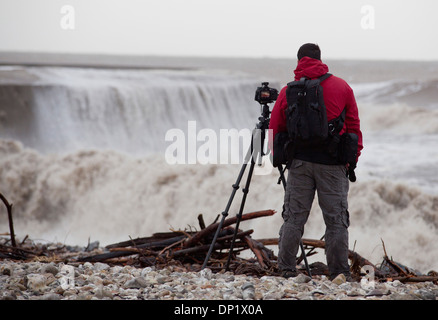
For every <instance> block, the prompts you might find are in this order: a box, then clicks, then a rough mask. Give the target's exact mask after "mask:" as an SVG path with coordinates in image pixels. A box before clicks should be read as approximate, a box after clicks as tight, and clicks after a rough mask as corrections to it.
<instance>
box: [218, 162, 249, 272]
mask: <svg viewBox="0 0 438 320" xmlns="http://www.w3.org/2000/svg"><path fill="white" fill-rule="evenodd" d="M254 165H255V163H254V161H251V166H250V167H249V172H248V177H247V179H246V185H245V187H244V188H243V189H242V191H243V197H242V202H241V203H240V209H239V213H238V214H237V221H236V228H235V230H234V235H233V240H232V241H231V246H230V251H229V253H228V259H227V264H226V265H225V271H228V270H229V267H230V262H231V256H232V254H233V249H234V243H235V242H236V236H237V232H238V231H239V225H240V220H241V219H242V214H243V208H244V207H245V202H246V196H247V195H248V192H249V185H250V183H251V177H252V174H253V171H254Z"/></svg>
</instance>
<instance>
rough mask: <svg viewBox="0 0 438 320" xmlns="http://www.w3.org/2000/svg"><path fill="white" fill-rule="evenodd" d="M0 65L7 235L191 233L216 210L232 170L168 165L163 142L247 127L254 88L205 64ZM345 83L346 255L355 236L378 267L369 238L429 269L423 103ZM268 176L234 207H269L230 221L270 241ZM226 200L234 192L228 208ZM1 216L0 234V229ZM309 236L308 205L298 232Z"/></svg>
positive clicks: (432, 173) (436, 130)
mask: <svg viewBox="0 0 438 320" xmlns="http://www.w3.org/2000/svg"><path fill="white" fill-rule="evenodd" d="M23 69H24V70H23ZM8 70H9V71H8ZM0 71H2V72H3V74H2V78H1V81H0V83H1V84H2V86H0V90H1V91H0V93H1V96H0V101H1V102H2V104H1V105H0V124H1V127H0V134H1V136H0V137H1V138H2V140H0V186H1V190H0V192H2V193H3V194H4V195H5V196H6V197H7V198H8V199H9V200H10V202H12V203H13V204H14V218H15V220H14V222H15V226H16V228H15V229H16V233H17V234H18V236H21V237H23V236H25V235H26V234H28V235H29V236H30V237H31V238H33V239H37V238H39V239H44V240H47V241H61V242H65V243H66V244H72V243H73V244H80V245H86V243H87V241H88V238H90V239H91V241H94V240H99V241H100V242H101V244H103V245H105V244H109V243H114V242H117V241H122V240H126V239H129V237H133V238H134V237H137V236H140V237H141V236H148V235H150V234H152V233H154V232H162V231H167V230H168V229H169V228H174V229H184V228H188V227H189V226H194V227H198V225H197V215H198V214H199V213H203V215H204V218H205V220H206V222H207V223H209V222H211V221H213V220H214V219H215V218H216V216H217V215H218V214H220V213H221V212H222V211H223V210H224V208H225V205H226V203H227V201H228V198H229V196H230V194H231V191H232V188H231V185H232V184H233V183H234V182H235V180H236V178H237V174H238V172H239V170H240V166H239V165H200V164H195V165H173V166H172V165H168V164H167V163H166V162H165V161H164V153H163V150H164V149H165V148H166V146H167V145H168V144H169V143H168V142H166V141H164V135H165V132H166V131H167V130H169V129H171V128H181V130H183V131H184V130H186V128H187V121H189V120H196V121H197V124H198V129H201V128H211V129H213V130H219V129H221V128H237V129H239V130H240V129H241V128H252V127H253V126H254V125H255V123H256V122H257V117H258V116H259V114H260V109H259V106H258V104H257V103H256V102H255V101H254V100H253V98H254V91H255V88H256V87H257V86H258V85H260V82H261V80H259V79H254V78H251V77H248V76H246V75H243V74H234V73H229V72H225V71H217V70H216V71H212V70H204V71H164V70H163V71H159V70H155V71H153V70H142V71H140V70H94V69H71V68H22V67H17V68H10V67H9V69H8V68H5V69H0ZM18 71H20V72H21V75H23V74H25V77H24V78H23V77H22V78H19V79H18V78H17V77H18V76H17V74H18V73H17V72H18ZM5 72H9V74H8V75H5ZM11 73H13V74H14V75H15V78H14V80H13V81H12V80H10V79H11ZM0 74H1V72H0ZM17 79H18V80H17ZM23 79H24V80H23ZM262 80H263V79H262ZM391 85H392V84H391ZM274 86H276V87H277V88H278V89H279V84H277V85H276V84H274ZM352 86H353V88H354V90H355V92H357V96H358V103H359V108H360V116H361V120H362V131H363V133H364V144H365V149H364V151H363V155H362V156H361V159H360V162H359V167H358V170H357V176H358V182H356V183H354V184H351V185H350V196H349V204H350V209H349V211H350V216H351V217H350V220H351V227H350V248H352V247H353V245H354V242H356V247H355V249H356V250H357V251H358V252H359V253H360V254H362V255H363V256H365V257H367V258H369V259H370V260H371V261H373V262H375V263H379V262H380V261H381V258H382V255H383V251H382V245H381V240H383V241H384V242H385V246H386V249H387V252H388V254H389V255H391V256H392V257H393V258H394V259H395V260H397V261H400V262H402V263H404V264H406V265H409V266H410V267H413V268H417V269H419V270H420V271H423V272H427V271H428V270H430V269H437V268H438V250H437V247H436V243H438V232H437V230H438V213H437V212H438V187H437V182H438V181H437V179H438V178H437V173H436V172H437V171H438V163H437V159H438V153H437V148H436V146H437V142H438V125H437V123H438V122H437V119H438V114H437V109H436V108H434V107H433V106H432V107H431V106H430V104H428V106H425V107H423V106H415V105H414V106H413V105H407V104H404V103H402V102H401V101H398V100H397V99H396V98H394V99H395V100H391V101H390V102H388V101H386V100H385V101H379V97H377V96H376V97H374V100H373V99H371V98H370V96H371V93H372V92H374V90H375V87H376V86H381V87H382V86H384V85H383V84H382V83H377V84H375V85H374V87H373V86H372V85H369V84H357V85H352ZM370 90H373V91H370ZM367 92H368V93H367ZM393 96H395V95H393ZM397 97H398V96H397ZM385 98H387V96H386V95H385ZM376 99H377V100H376ZM361 101H363V102H362V103H361ZM277 176H278V175H277V174H276V172H275V171H274V172H273V173H272V174H271V175H268V176H254V178H253V181H252V184H251V188H250V193H249V196H248V200H247V205H246V210H245V211H246V212H250V211H256V210H263V209H274V210H276V211H277V214H276V215H274V216H273V217H269V218H261V219H259V220H254V221H251V222H244V223H243V224H242V228H243V229H249V228H253V229H254V230H255V232H254V237H256V238H265V237H277V235H278V230H279V228H280V225H281V207H282V198H283V190H282V187H281V186H280V185H277V184H276V182H277ZM240 198H241V192H240V191H239V192H238V193H237V195H236V198H235V202H234V205H233V207H232V210H231V211H230V214H234V213H236V212H237V210H238V206H239V204H240ZM0 210H3V209H0ZM0 212H3V211H0ZM2 216H3V218H2ZM2 216H0V232H7V230H8V229H7V221H6V218H5V215H2ZM323 234H324V225H323V221H322V217H321V213H320V210H319V208H318V205H317V202H315V204H314V206H313V210H312V214H311V216H310V219H309V222H308V223H307V225H306V231H305V235H304V236H305V237H307V238H320V237H321V236H322V235H323Z"/></svg>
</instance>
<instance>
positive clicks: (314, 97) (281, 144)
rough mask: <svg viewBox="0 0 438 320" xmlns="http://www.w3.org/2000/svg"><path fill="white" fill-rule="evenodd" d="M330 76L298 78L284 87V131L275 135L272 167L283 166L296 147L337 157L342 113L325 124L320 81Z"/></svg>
mask: <svg viewBox="0 0 438 320" xmlns="http://www.w3.org/2000/svg"><path fill="white" fill-rule="evenodd" d="M330 76H331V74H330V73H326V74H325V75H323V76H321V77H319V78H318V79H313V80H311V79H307V78H302V79H300V80H298V81H292V82H289V83H288V84H287V90H286V99H287V105H288V107H287V109H286V124H287V130H288V132H287V133H286V132H280V133H277V134H276V136H275V139H274V157H273V165H274V167H277V166H278V165H280V164H287V163H288V162H289V160H291V159H292V158H293V155H294V153H295V150H296V149H298V148H301V149H303V148H304V149H314V148H318V149H322V150H325V151H327V153H328V154H330V155H331V156H333V157H335V158H337V157H338V154H337V153H338V146H339V142H340V136H339V132H340V131H341V130H342V128H343V126H344V121H345V112H346V110H345V109H344V110H343V111H342V113H341V115H340V116H339V117H337V118H336V119H333V120H331V121H330V122H328V121H327V111H326V106H325V103H324V96H323V88H322V86H321V82H323V81H324V80H326V79H328V78H329V77H330Z"/></svg>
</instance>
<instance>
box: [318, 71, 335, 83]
mask: <svg viewBox="0 0 438 320" xmlns="http://www.w3.org/2000/svg"><path fill="white" fill-rule="evenodd" d="M331 76H332V74H331V73H328V72H327V73H326V74H324V75H322V76H320V77H319V82H320V83H321V82H323V81H324V80H327V79H328V78H330V77H331Z"/></svg>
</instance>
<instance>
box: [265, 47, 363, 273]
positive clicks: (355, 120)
mask: <svg viewBox="0 0 438 320" xmlns="http://www.w3.org/2000/svg"><path fill="white" fill-rule="evenodd" d="M297 56H298V65H297V67H296V69H295V71H294V73H295V80H300V79H301V78H303V77H306V78H308V79H316V78H319V77H321V76H322V75H324V74H326V73H327V72H328V71H329V69H328V67H327V65H326V64H324V63H323V62H322V61H321V51H320V49H319V47H318V45H316V44H310V43H308V44H304V45H303V46H301V48H300V49H299V50H298V55H297ZM321 86H322V87H323V97H324V103H325V106H326V110H327V120H328V121H330V120H332V119H335V118H337V117H339V116H340V114H341V113H342V111H343V110H344V109H345V110H346V113H345V122H344V127H343V128H342V130H341V132H340V135H342V134H343V133H345V132H348V133H355V134H356V135H357V137H358V149H357V151H358V152H357V158H358V157H359V155H360V153H361V150H362V148H363V145H362V133H361V131H360V120H359V114H358V109H357V105H356V100H355V97H354V94H353V90H352V89H351V88H350V86H349V85H348V84H347V83H346V82H345V81H344V80H342V79H341V78H338V77H336V76H334V75H332V76H331V77H329V78H327V79H326V80H324V81H323V82H321ZM286 89H287V86H286V87H284V88H283V89H282V90H281V91H280V93H279V96H278V99H277V101H276V103H275V105H274V108H273V110H272V113H271V120H270V129H272V130H273V137H275V135H276V134H277V133H279V132H285V131H287V127H286V114H285V111H286V109H287V99H286ZM274 154H275V149H274ZM348 189H349V181H348V177H347V167H346V165H345V164H340V163H339V162H338V161H337V160H336V159H335V158H333V157H331V156H329V155H328V154H327V151H325V150H324V149H323V148H320V149H318V150H314V149H313V150H306V149H300V148H297V149H296V150H295V151H294V156H293V159H292V162H291V164H290V167H289V173H288V179H287V185H286V192H285V198H284V211H283V220H284V222H283V225H282V227H281V229H280V238H279V253H278V264H279V268H280V270H281V271H282V275H283V276H284V277H286V278H288V277H294V276H296V275H297V271H296V255H297V253H298V248H299V243H300V241H301V238H302V235H303V233H304V225H305V223H306V222H307V219H308V217H309V213H310V209H311V206H312V202H313V199H314V196H315V191H317V194H318V202H319V206H320V207H321V210H322V213H323V218H324V222H325V225H326V232H325V242H326V248H325V249H326V259H327V265H328V268H329V272H330V278H331V279H333V278H335V277H336V276H337V275H339V274H341V273H342V274H344V275H345V276H346V277H347V278H348V279H351V275H350V268H349V265H348V227H349V225H350V222H349V213H348V203H347V196H348Z"/></svg>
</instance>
